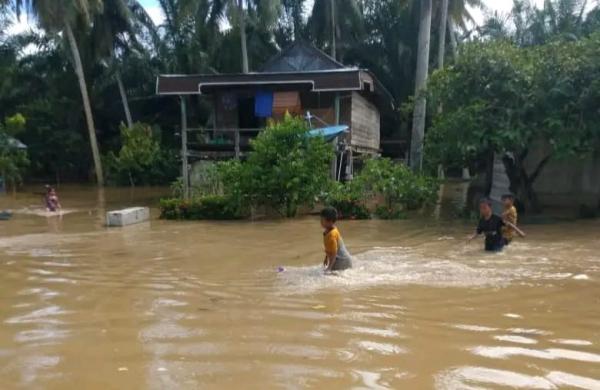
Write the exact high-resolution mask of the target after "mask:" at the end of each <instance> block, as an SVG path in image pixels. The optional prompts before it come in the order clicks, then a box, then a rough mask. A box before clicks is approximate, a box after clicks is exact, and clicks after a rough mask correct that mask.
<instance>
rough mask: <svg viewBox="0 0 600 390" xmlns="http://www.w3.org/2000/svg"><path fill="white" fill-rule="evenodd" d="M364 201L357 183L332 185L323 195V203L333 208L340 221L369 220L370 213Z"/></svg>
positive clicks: (362, 191) (362, 193) (362, 192)
mask: <svg viewBox="0 0 600 390" xmlns="http://www.w3.org/2000/svg"><path fill="white" fill-rule="evenodd" d="M366 200H367V197H366V196H365V193H364V190H363V187H362V186H361V183H360V182H359V181H351V182H347V183H344V184H342V183H332V185H331V188H330V189H329V191H328V192H327V193H326V194H324V203H325V204H326V205H327V206H331V207H334V208H335V209H336V210H337V211H338V214H339V218H340V219H370V218H371V213H370V211H369V208H368V207H367V204H366Z"/></svg>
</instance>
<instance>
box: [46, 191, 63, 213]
mask: <svg viewBox="0 0 600 390" xmlns="http://www.w3.org/2000/svg"><path fill="white" fill-rule="evenodd" d="M44 202H45V203H46V211H50V212H53V213H54V212H57V211H60V209H61V208H62V207H61V205H60V201H59V200H58V195H57V194H56V190H55V189H54V188H53V187H50V186H46V195H45V196H44Z"/></svg>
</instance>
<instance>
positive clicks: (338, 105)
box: [331, 92, 340, 181]
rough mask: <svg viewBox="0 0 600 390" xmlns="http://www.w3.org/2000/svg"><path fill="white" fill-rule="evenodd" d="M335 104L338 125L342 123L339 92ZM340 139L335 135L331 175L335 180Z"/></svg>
mask: <svg viewBox="0 0 600 390" xmlns="http://www.w3.org/2000/svg"><path fill="white" fill-rule="evenodd" d="M333 104H334V110H335V125H336V126H337V125H339V124H340V93H339V92H336V93H335V100H334V103H333ZM338 141H339V137H335V139H334V140H333V148H334V151H335V158H334V159H333V161H332V162H331V177H332V178H333V180H336V181H337V165H338V157H337V146H338Z"/></svg>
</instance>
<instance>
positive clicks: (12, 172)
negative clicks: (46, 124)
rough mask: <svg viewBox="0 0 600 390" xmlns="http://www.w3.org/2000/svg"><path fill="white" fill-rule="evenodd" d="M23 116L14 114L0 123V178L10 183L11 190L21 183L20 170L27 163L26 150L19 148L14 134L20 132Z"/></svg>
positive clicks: (23, 122) (22, 125) (23, 121)
mask: <svg viewBox="0 0 600 390" xmlns="http://www.w3.org/2000/svg"><path fill="white" fill-rule="evenodd" d="M25 123H26V121H25V118H24V117H23V116H22V115H21V114H15V115H13V116H11V117H8V118H6V119H5V120H4V123H3V124H2V123H0V178H2V179H3V180H4V181H5V183H10V184H11V185H12V187H13V191H14V190H15V188H16V186H17V185H18V184H20V183H21V180H22V177H21V175H22V172H23V170H24V169H25V168H26V167H27V166H28V165H29V159H28V158H27V152H26V151H25V150H22V149H19V148H18V147H17V145H16V142H18V141H17V140H16V139H15V138H13V137H14V136H17V135H18V134H19V133H20V132H22V130H23V128H24V126H25Z"/></svg>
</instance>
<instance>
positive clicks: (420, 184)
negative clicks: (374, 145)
mask: <svg viewBox="0 0 600 390" xmlns="http://www.w3.org/2000/svg"><path fill="white" fill-rule="evenodd" d="M355 181H356V182H357V184H355V185H360V186H362V187H363V189H364V193H365V194H366V196H367V197H370V198H374V197H377V196H381V197H382V198H383V200H384V202H385V206H386V208H387V209H388V210H395V209H400V208H401V209H404V210H416V209H419V208H421V207H423V206H427V205H430V204H432V203H434V202H435V201H436V199H437V191H438V189H439V183H438V182H437V180H435V179H433V178H431V177H427V176H423V175H419V174H415V173H413V172H412V171H411V170H410V169H409V168H408V167H407V166H406V165H404V164H397V163H394V162H393V161H392V160H390V159H388V158H378V159H370V160H367V162H366V163H365V166H364V168H363V170H362V171H361V172H360V173H359V175H358V176H357V177H356V180H355Z"/></svg>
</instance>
